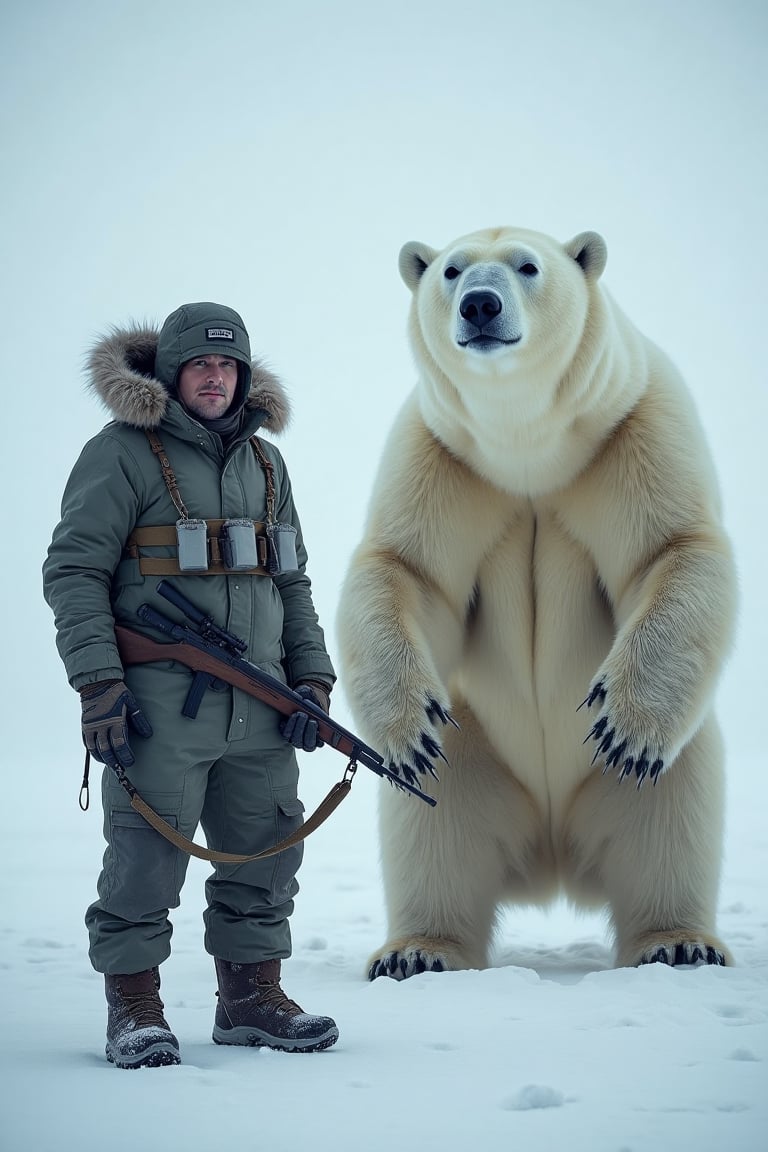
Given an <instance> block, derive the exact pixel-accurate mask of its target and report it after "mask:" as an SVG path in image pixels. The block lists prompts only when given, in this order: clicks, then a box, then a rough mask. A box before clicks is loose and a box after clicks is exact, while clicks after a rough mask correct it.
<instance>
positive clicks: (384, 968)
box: [368, 948, 446, 980]
mask: <svg viewBox="0 0 768 1152" xmlns="http://www.w3.org/2000/svg"><path fill="white" fill-rule="evenodd" d="M445 968H446V963H445V960H444V959H443V958H442V957H441V956H440V955H439V953H437V952H427V951H425V950H424V949H422V948H405V949H403V950H402V951H394V952H385V953H384V954H383V955H382V956H378V957H377V958H376V959H375V960H374V961H373V963H372V964H371V966H370V968H369V969H368V979H369V980H376V979H377V978H378V977H379V976H390V977H391V978H392V979H393V980H407V979H408V977H409V976H419V975H420V974H421V973H422V972H443V971H445Z"/></svg>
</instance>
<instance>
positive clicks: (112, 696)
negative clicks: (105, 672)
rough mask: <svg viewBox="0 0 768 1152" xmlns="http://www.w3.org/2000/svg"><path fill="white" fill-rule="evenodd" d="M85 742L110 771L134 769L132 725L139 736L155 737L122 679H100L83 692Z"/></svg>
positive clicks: (81, 696)
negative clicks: (130, 733)
mask: <svg viewBox="0 0 768 1152" xmlns="http://www.w3.org/2000/svg"><path fill="white" fill-rule="evenodd" d="M80 703H81V706H82V710H83V711H82V718H81V727H82V731H83V743H84V744H85V746H86V748H87V749H88V751H89V752H90V754H91V756H93V758H94V760H100V761H101V763H102V764H107V765H108V766H109V767H110V768H117V766H118V765H119V766H120V767H121V768H130V767H131V765H132V764H133V763H134V762H135V760H136V757H135V756H134V755H133V752H131V747H130V745H129V743H128V725H129V724H130V726H131V727H132V728H133V729H134V731H135V732H137V733H138V734H139V736H144V737H147V736H151V735H152V725H151V724H150V723H149V721H148V720H147V718H146V716H145V715H144V713H143V712H142V711H141V709H140V708H139V706H138V704H137V703H136V697H135V696H134V695H133V693H132V692H131V691H130V689H129V688H128V687H127V685H126V684H125V683H124V682H123V681H122V680H99V681H97V682H96V683H95V684H86V685H84V687H82V688H81V689H80Z"/></svg>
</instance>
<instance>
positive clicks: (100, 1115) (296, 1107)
mask: <svg viewBox="0 0 768 1152" xmlns="http://www.w3.org/2000/svg"><path fill="white" fill-rule="evenodd" d="M60 769H61V771H62V772H64V771H65V765H64V763H63V762H62V764H61V765H60ZM340 769H343V760H342V758H341V757H339V756H337V755H336V754H335V753H333V752H331V751H329V750H327V749H326V750H323V751H322V752H319V753H317V754H316V755H315V756H314V757H309V756H305V757H304V758H303V761H302V776H303V781H304V786H303V794H304V797H305V800H306V801H307V802H308V803H311V802H313V801H316V800H318V799H319V798H320V796H321V794H324V791H325V790H327V788H328V787H330V784H331V783H332V781H333V779H335V778H336V775H335V774H336V773H337V772H339V770H340ZM360 772H362V769H361V770H360ZM360 772H359V773H358V777H357V778H356V780H355V783H354V786H353V789H352V793H351V795H350V797H349V798H348V799H347V800H346V801H345V803H344V804H343V805H342V807H341V808H340V809H339V810H338V811H337V813H336V814H335V815H334V816H333V817H332V818H331V820H330V821H329V822H328V823H327V824H325V825H324V826H323V827H322V828H321V829H320V830H319V831H318V832H316V833H315V834H314V835H313V836H311V837H310V839H309V840H308V842H307V853H306V859H305V864H304V867H303V869H302V872H301V881H302V890H301V892H300V894H299V896H298V899H297V907H296V913H295V915H294V923H293V930H294V956H293V957H292V958H291V960H289V961H286V963H285V964H284V969H283V971H284V985H285V987H286V988H287V990H288V991H289V993H290V995H292V996H294V997H295V998H296V999H298V1000H299V1002H300V1003H301V1004H302V1005H303V1006H304V1007H305V1008H307V1009H308V1010H310V1011H312V1010H314V1011H318V1012H323V1013H330V1014H332V1015H333V1016H334V1017H335V1019H336V1021H337V1023H338V1024H339V1027H340V1030H341V1037H340V1039H339V1042H338V1044H337V1045H336V1046H335V1047H334V1048H331V1049H329V1050H328V1051H327V1052H324V1053H317V1054H313V1055H299V1054H285V1053H275V1052H269V1051H266V1050H261V1051H259V1050H256V1049H240V1048H224V1047H220V1046H217V1045H214V1044H213V1042H212V1040H211V1028H212V1022H213V1012H214V1006H215V1000H214V988H215V981H214V975H213V968H212V962H211V960H210V958H209V957H208V956H206V955H205V953H204V952H203V949H202V923H201V919H200V913H201V909H202V886H203V879H204V876H205V874H206V872H207V869H208V865H206V864H203V863H201V862H199V861H195V860H193V861H192V863H191V866H190V871H189V876H188V879H187V883H186V886H185V889H184V894H183V902H182V907H181V909H180V910H179V912H178V913H177V914H176V916H175V917H174V922H175V932H174V940H173V944H174V951H173V955H172V957H171V959H170V960H169V961H168V962H167V964H165V965H164V966H163V968H162V977H163V996H164V999H165V1004H166V1009H167V1013H166V1014H167V1016H168V1018H169V1021H170V1023H171V1026H172V1027H173V1029H174V1030H175V1032H176V1034H177V1035H178V1037H179V1040H180V1043H181V1047H182V1058H183V1061H184V1062H183V1064H182V1065H181V1066H180V1067H178V1068H161V1069H151V1070H150V1069H142V1070H139V1071H136V1072H127V1071H119V1070H117V1069H115V1068H114V1067H112V1066H111V1065H109V1064H107V1062H106V1061H105V1059H104V1055H103V1032H104V1023H105V1016H106V1012H105V1007H104V1001H103V991H102V979H101V977H100V976H97V975H96V974H95V973H94V972H92V971H91V970H90V967H89V965H88V962H87V958H86V956H85V954H84V953H85V930H84V928H83V926H82V913H83V909H84V907H85V905H86V904H87V903H88V902H89V901H90V900H91V899H92V896H93V885H94V873H95V867H96V864H97V861H98V857H99V853H100V850H101V849H100V845H101V838H100V837H101V834H100V819H99V816H98V813H97V810H95V809H92V810H91V811H90V813H89V814H87V815H83V814H81V813H80V812H79V811H78V810H77V808H76V806H75V804H74V791H76V782H75V781H74V778H73V780H72V784H73V786H74V790H73V788H72V787H71V788H70V789H69V792H70V803H68V804H67V805H66V807H64V808H63V809H62V813H61V817H60V819H58V820H57V821H56V822H55V823H53V822H50V821H49V822H44V823H43V824H42V825H41V824H38V823H37V821H36V820H35V816H34V811H33V805H32V802H31V801H30V804H29V806H28V809H27V811H26V812H24V811H22V812H20V813H18V814H17V816H18V823H16V822H15V821H14V820H12V819H8V818H6V819H5V820H4V824H5V832H4V836H3V845H4V849H5V857H6V867H5V869H4V870H3V872H2V875H0V893H2V907H3V908H4V909H5V910H6V914H5V918H4V924H3V927H2V929H0V956H1V957H2V959H1V960H0V968H1V969H2V971H1V972H0V1003H2V1021H3V1026H2V1034H1V1035H0V1093H2V1101H3V1103H2V1109H1V1110H0V1148H2V1149H4V1150H7V1152H27V1150H29V1152H33V1150H34V1152H61V1150H63V1149H67V1150H69V1149H72V1150H74V1149H77V1150H78V1152H103V1150H104V1149H105V1148H108V1149H110V1150H111V1152H134V1150H136V1149H142V1150H143V1152H169V1150H171V1149H178V1148H200V1149H214V1148H216V1149H227V1148H232V1149H235V1148H253V1149H271V1150H272V1152H296V1150H297V1149H305V1148H306V1149H309V1148H320V1149H333V1150H334V1152H359V1150H360V1149H361V1148H365V1149H367V1150H369V1152H391V1150H392V1149H393V1148H396V1147H399V1146H403V1147H408V1148H417V1149H433V1148H440V1149H443V1150H445V1152H465V1150H469V1149H474V1148H480V1149H488V1150H496V1149H498V1150H499V1152H501V1150H502V1149H508V1148H524V1149H526V1152H554V1150H557V1149H563V1148H567V1149H569V1150H570V1152H647V1150H648V1149H650V1148H658V1149H672V1148H695V1149H697V1152H731V1150H733V1152H764V1150H765V1148H766V1146H767V1143H766V1134H767V1133H768V1091H767V1089H768V1077H767V1075H766V1073H767V1071H768V909H767V908H766V894H765V877H766V875H768V843H767V841H766V836H765V811H766V799H768V787H767V786H766V782H765V779H764V776H763V778H761V776H760V765H759V764H749V763H735V764H733V765H732V766H731V789H730V812H729V835H728V841H727V854H726V866H725V875H724V883H723V891H722V899H721V904H720V927H721V930H722V933H723V936H724V938H725V940H726V941H727V942H728V943H729V945H730V946H731V947H732V949H733V951H734V953H735V955H736V959H737V962H738V963H737V966H736V967H734V968H729V969H722V968H707V967H704V968H695V969H693V968H691V969H670V968H667V967H664V966H663V965H650V966H647V967H644V968H640V969H613V968H612V967H611V952H610V947H609V942H608V940H607V938H606V935H605V933H604V930H603V925H602V923H601V921H600V920H599V919H598V918H597V917H588V918H584V919H579V918H577V917H576V916H574V915H573V914H572V913H570V912H569V911H568V909H566V908H565V907H558V908H557V909H555V910H554V911H553V912H552V913H550V914H549V915H546V914H544V913H541V912H538V911H524V912H516V913H510V914H509V915H508V916H507V917H506V918H505V920H504V921H503V923H502V926H501V930H500V933H499V938H498V944H497V949H496V955H495V964H494V967H492V968H490V969H488V970H487V971H484V972H460V973H441V974H424V975H422V976H416V977H413V978H411V979H410V980H408V981H405V982H403V983H398V982H396V981H394V980H388V979H379V980H376V981H374V983H372V984H371V983H368V982H367V981H366V980H365V979H364V977H363V972H364V966H365V961H366V958H367V955H368V953H369V951H372V950H373V948H375V947H376V945H377V944H378V943H380V942H381V941H382V940H383V938H384V936H383V934H384V915H383V904H382V898H381V888H380V884H379V878H378V868H377V861H376V851H375V846H374V837H375V819H374V808H375V796H376V793H377V791H378V789H379V788H380V787H387V785H385V784H384V783H383V782H380V781H379V780H378V779H377V778H375V777H374V776H373V775H369V774H366V775H365V776H364V777H361V776H360ZM606 783H608V782H607V781H606ZM627 801H628V803H631V802H632V795H631V794H630V793H629V791H628V792H627ZM405 802H406V803H417V801H415V800H406V801H405ZM6 816H8V814H7V813H6Z"/></svg>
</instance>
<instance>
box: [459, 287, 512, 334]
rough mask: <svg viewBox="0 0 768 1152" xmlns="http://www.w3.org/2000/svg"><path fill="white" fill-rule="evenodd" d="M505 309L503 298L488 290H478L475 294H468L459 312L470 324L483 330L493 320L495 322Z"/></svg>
mask: <svg viewBox="0 0 768 1152" xmlns="http://www.w3.org/2000/svg"><path fill="white" fill-rule="evenodd" d="M502 308H503V304H502V301H501V297H500V296H497V295H496V293H495V292H490V291H489V290H488V289H487V288H478V289H477V290H476V291H475V292H467V294H466V296H463V297H462V299H461V303H460V304H459V312H460V313H461V315H462V317H463V318H464V319H465V320H468V321H469V322H470V324H474V325H475V327H476V328H479V329H481V330H482V329H483V328H484V327H485V325H486V324H489V323H490V322H491V320H495V319H496V317H497V316H498V315H499V313H500V312H501V310H502Z"/></svg>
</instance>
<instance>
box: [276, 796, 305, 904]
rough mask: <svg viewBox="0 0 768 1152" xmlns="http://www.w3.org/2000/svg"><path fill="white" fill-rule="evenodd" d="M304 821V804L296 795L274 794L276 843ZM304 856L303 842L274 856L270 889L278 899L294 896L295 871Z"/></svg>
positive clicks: (295, 829) (299, 826) (294, 830)
mask: <svg viewBox="0 0 768 1152" xmlns="http://www.w3.org/2000/svg"><path fill="white" fill-rule="evenodd" d="M303 823H304V805H303V804H302V802H301V800H299V799H298V797H297V796H292V797H282V796H277V795H276V796H275V825H276V843H279V842H280V841H281V840H285V838H286V837H287V836H290V835H291V833H292V832H296V831H297V830H298V829H299V828H301V826H302V824H303ZM303 857H304V842H303V841H302V842H301V844H295V845H294V847H293V848H286V850H285V851H284V852H280V853H278V855H277V856H276V857H275V868H274V872H273V873H272V891H273V893H274V895H275V896H276V897H277V899H278V900H287V899H289V898H290V897H291V896H294V895H295V894H296V891H297V885H296V884H295V883H294V880H295V876H296V873H297V872H298V870H299V867H300V866H301V861H302V859H303Z"/></svg>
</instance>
